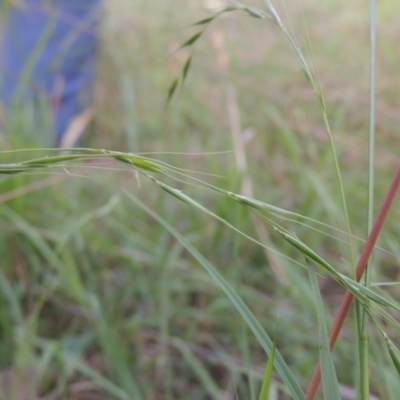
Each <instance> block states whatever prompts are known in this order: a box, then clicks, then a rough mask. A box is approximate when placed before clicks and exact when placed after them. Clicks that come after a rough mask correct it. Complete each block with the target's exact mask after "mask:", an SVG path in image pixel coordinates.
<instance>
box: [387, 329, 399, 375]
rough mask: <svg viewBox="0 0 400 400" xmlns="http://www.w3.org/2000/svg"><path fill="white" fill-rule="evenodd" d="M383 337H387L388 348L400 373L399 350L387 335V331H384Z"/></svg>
mask: <svg viewBox="0 0 400 400" xmlns="http://www.w3.org/2000/svg"><path fill="white" fill-rule="evenodd" d="M383 337H384V338H385V342H386V345H387V349H388V351H389V355H390V358H391V359H392V361H393V365H394V367H395V368H396V371H397V373H398V374H399V375H400V356H399V354H398V353H399V350H398V349H397V348H396V346H395V345H394V344H393V342H392V341H391V340H390V339H389V337H388V336H387V335H386V333H383Z"/></svg>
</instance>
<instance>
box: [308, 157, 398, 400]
mask: <svg viewBox="0 0 400 400" xmlns="http://www.w3.org/2000/svg"><path fill="white" fill-rule="evenodd" d="M399 186H400V164H399V166H398V167H397V171H396V174H395V176H394V178H393V181H392V183H391V185H390V187H389V190H388V191H387V193H386V196H385V199H384V200H383V203H382V205H381V208H380V210H379V213H378V216H377V217H376V220H375V223H374V225H373V227H372V229H371V233H370V235H369V236H368V239H367V242H366V243H365V246H364V249H363V251H362V253H361V256H360V259H359V261H358V264H357V268H356V279H357V281H358V282H359V281H360V279H361V277H362V275H363V273H364V271H365V268H366V267H367V263H368V260H369V258H370V256H371V253H372V250H373V249H374V246H375V243H376V240H377V239H378V236H379V233H380V232H381V229H382V226H383V223H384V222H385V219H386V216H387V214H388V212H389V209H390V206H391V205H392V203H393V200H394V198H395V196H396V193H397V191H398V189H399ZM352 300H353V295H352V294H351V293H350V292H346V294H345V295H344V297H343V300H342V304H341V305H340V308H339V312H338V314H337V315H336V318H335V322H334V323H333V327H332V330H331V333H330V335H329V344H330V348H331V350H332V349H333V347H334V346H335V343H336V339H337V338H338V336H339V333H340V330H341V329H342V326H343V323H344V320H345V318H346V316H347V313H348V312H349V309H350V305H351V302H352ZM320 381H321V366H320V363H318V365H317V367H316V368H315V371H314V375H313V377H312V379H311V382H310V385H309V386H308V389H307V392H306V396H305V398H304V400H313V399H314V396H315V393H316V392H317V390H318V386H319V383H320Z"/></svg>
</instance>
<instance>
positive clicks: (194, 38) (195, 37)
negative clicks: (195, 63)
mask: <svg viewBox="0 0 400 400" xmlns="http://www.w3.org/2000/svg"><path fill="white" fill-rule="evenodd" d="M203 32H204V30H201V31H200V32H197V33H195V34H194V35H193V36H191V37H190V38H189V39H188V40H187V41H186V42H185V43H183V44H182V45H181V46H180V47H179V49H178V50H177V51H179V50H182V49H183V48H184V47H189V46H192V45H193V44H194V43H196V41H197V40H198V39H200V37H201V35H202V34H203Z"/></svg>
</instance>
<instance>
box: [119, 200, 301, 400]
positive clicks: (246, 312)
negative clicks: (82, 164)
mask: <svg viewBox="0 0 400 400" xmlns="http://www.w3.org/2000/svg"><path fill="white" fill-rule="evenodd" d="M127 195H128V197H129V198H130V199H131V200H132V201H133V202H134V203H135V204H136V205H137V206H139V207H140V208H141V209H142V210H144V211H145V212H146V213H148V214H149V215H151V216H152V217H153V218H154V219H155V220H157V221H158V222H159V223H160V224H161V225H163V226H164V228H166V229H167V230H168V231H169V232H170V233H171V234H172V235H173V236H174V237H175V238H176V239H177V240H178V241H179V242H180V243H181V244H182V245H183V246H184V247H185V248H186V250H187V251H188V252H189V253H191V254H192V256H193V257H194V258H195V259H196V260H197V261H198V262H199V263H200V264H201V265H202V266H203V267H204V269H205V270H206V271H207V272H208V273H209V274H210V275H211V276H212V278H213V279H214V281H215V282H216V283H217V284H218V286H219V287H220V288H221V289H222V290H223V291H224V292H225V294H226V295H227V296H228V298H229V299H230V301H231V302H232V303H233V305H234V306H235V308H236V309H237V311H238V312H239V313H240V315H241V316H242V318H243V319H244V320H245V321H246V323H247V324H248V326H249V328H250V329H251V331H252V332H253V334H254V335H255V336H256V338H257V339H258V341H259V343H260V345H261V346H262V347H263V349H264V350H265V352H266V353H267V354H268V355H270V354H271V352H272V348H273V342H272V340H271V338H270V337H269V336H268V334H267V333H266V332H265V330H264V329H263V327H262V326H261V324H260V323H259V322H258V320H257V319H256V317H255V316H254V314H253V313H252V312H251V311H250V309H249V308H248V307H247V305H246V304H245V303H244V302H243V300H242V299H241V298H240V297H239V296H238V295H237V293H236V292H235V291H234V290H233V289H232V287H231V286H230V285H229V284H228V282H226V280H225V279H224V278H223V277H222V275H221V274H220V273H219V272H218V271H217V270H216V268H215V267H214V266H212V265H211V264H210V263H209V262H208V261H207V260H206V259H205V258H204V257H203V256H202V255H201V254H200V253H199V252H198V251H197V250H196V249H195V248H194V247H193V246H192V245H191V244H190V243H189V242H188V241H187V240H186V239H185V238H184V237H183V236H182V235H181V234H180V233H179V232H178V231H177V230H176V229H174V228H173V227H172V226H171V225H170V224H169V223H168V222H167V221H165V220H164V218H162V217H161V216H160V215H158V214H157V213H155V212H154V211H152V210H151V209H150V208H149V207H147V206H146V205H145V204H143V203H142V202H141V201H139V200H138V199H137V198H136V197H135V196H133V195H131V194H129V193H127ZM274 365H275V368H276V370H277V371H278V373H279V375H280V376H281V378H282V380H283V381H284V382H285V384H286V386H287V388H288V390H289V392H290V394H291V395H292V397H293V399H294V400H302V399H303V398H304V393H303V391H302V389H301V388H300V386H299V384H298V383H297V381H296V379H295V377H294V375H293V374H292V372H291V370H290V369H289V367H288V365H287V364H286V362H285V360H284V359H283V357H282V356H281V354H280V353H279V351H278V350H276V354H275V362H274Z"/></svg>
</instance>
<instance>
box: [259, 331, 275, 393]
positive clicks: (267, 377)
mask: <svg viewBox="0 0 400 400" xmlns="http://www.w3.org/2000/svg"><path fill="white" fill-rule="evenodd" d="M276 334H277V330H276V331H275V337H274V343H273V344H272V349H271V354H270V355H269V357H268V362H267V365H266V367H265V371H264V377H263V381H262V385H261V390H260V396H259V397H258V400H268V395H269V388H270V386H271V380H272V372H273V370H274V360H275V349H276Z"/></svg>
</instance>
